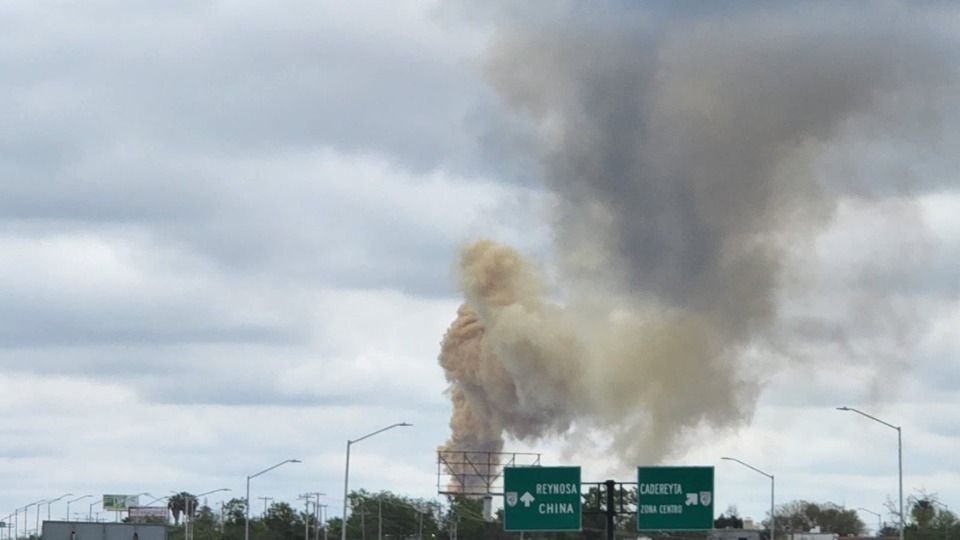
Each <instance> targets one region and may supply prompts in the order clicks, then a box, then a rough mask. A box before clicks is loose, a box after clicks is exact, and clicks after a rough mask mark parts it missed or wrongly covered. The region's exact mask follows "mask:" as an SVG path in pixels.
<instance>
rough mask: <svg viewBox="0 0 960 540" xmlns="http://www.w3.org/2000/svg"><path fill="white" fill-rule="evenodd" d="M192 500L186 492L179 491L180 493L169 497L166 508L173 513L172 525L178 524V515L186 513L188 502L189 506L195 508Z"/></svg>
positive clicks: (191, 496) (192, 497)
mask: <svg viewBox="0 0 960 540" xmlns="http://www.w3.org/2000/svg"><path fill="white" fill-rule="evenodd" d="M194 498H195V497H194V496H193V495H191V494H190V493H188V492H186V491H181V492H180V493H177V494H175V495H171V496H170V499H169V500H168V502H167V508H169V509H170V511H171V512H173V523H174V524H175V525H179V524H180V515H181V514H184V513H186V511H187V503H188V502H189V503H190V505H191V506H195V503H193V502H192V501H193V499H194ZM191 510H194V511H196V508H191Z"/></svg>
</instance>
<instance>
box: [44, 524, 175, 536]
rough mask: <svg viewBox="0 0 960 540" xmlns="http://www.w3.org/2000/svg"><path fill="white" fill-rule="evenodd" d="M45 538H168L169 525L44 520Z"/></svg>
mask: <svg viewBox="0 0 960 540" xmlns="http://www.w3.org/2000/svg"><path fill="white" fill-rule="evenodd" d="M42 538H43V540H167V526H166V525H154V524H149V525H148V524H145V523H91V522H87V521H44V522H43V537H42Z"/></svg>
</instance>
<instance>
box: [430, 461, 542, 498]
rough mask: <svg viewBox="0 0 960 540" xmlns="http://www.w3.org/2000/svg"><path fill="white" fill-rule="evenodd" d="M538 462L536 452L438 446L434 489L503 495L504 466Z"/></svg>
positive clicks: (445, 492) (446, 491) (456, 493)
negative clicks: (459, 448)
mask: <svg viewBox="0 0 960 540" xmlns="http://www.w3.org/2000/svg"><path fill="white" fill-rule="evenodd" d="M538 466H540V454H539V453H532V452H475V451H470V450H437V493H439V494H440V495H472V496H488V495H503V469H504V467H538Z"/></svg>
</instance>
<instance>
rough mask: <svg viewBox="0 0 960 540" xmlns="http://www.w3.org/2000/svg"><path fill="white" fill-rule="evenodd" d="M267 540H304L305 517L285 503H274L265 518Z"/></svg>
mask: <svg viewBox="0 0 960 540" xmlns="http://www.w3.org/2000/svg"><path fill="white" fill-rule="evenodd" d="M262 521H263V526H264V529H265V530H264V536H263V537H262V538H266V539H267V540H300V539H301V538H303V524H304V523H303V517H302V516H301V514H299V513H298V512H297V511H296V510H294V509H293V507H292V506H290V505H289V504H287V503H285V502H279V503H273V504H271V505H270V508H268V509H267V513H266V514H264V516H263V520H262Z"/></svg>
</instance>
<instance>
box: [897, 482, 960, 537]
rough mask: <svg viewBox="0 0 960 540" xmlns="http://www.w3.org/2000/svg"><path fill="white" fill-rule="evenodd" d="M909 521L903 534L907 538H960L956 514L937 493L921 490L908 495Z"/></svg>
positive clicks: (959, 527) (959, 524)
mask: <svg viewBox="0 0 960 540" xmlns="http://www.w3.org/2000/svg"><path fill="white" fill-rule="evenodd" d="M906 512H907V515H908V516H909V521H908V522H907V525H906V527H905V528H904V531H903V535H904V538H906V539H907V540H948V539H950V538H953V539H957V538H960V523H958V522H957V517H956V515H954V514H953V512H950V511H949V510H948V509H947V508H946V507H945V506H944V505H943V503H941V502H940V500H939V497H937V494H936V493H928V492H926V491H924V490H920V491H919V492H918V493H916V494H914V495H911V496H909V497H907V508H906Z"/></svg>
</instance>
